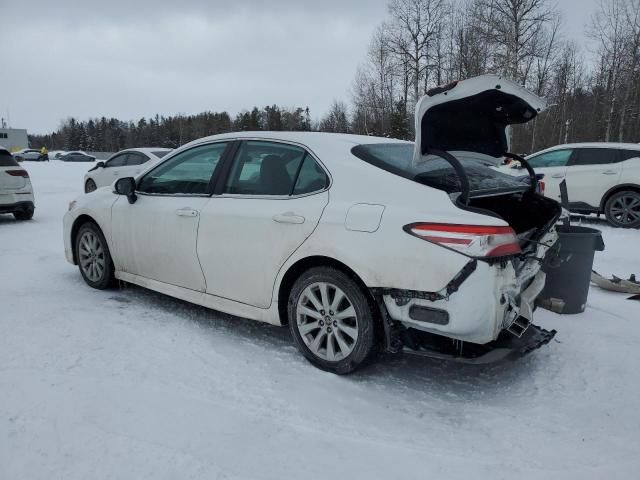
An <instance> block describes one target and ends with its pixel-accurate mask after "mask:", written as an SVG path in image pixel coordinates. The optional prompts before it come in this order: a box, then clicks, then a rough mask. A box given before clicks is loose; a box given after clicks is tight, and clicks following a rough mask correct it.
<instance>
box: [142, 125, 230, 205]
mask: <svg viewBox="0 0 640 480" xmlns="http://www.w3.org/2000/svg"><path fill="white" fill-rule="evenodd" d="M217 143H226V144H227V146H226V147H225V149H224V150H223V151H222V155H221V156H220V160H219V161H218V164H217V165H216V168H214V169H213V172H212V173H211V177H210V178H209V184H208V185H207V189H206V190H205V193H148V192H142V191H140V190H138V187H139V186H140V182H142V180H143V179H144V178H145V177H146V176H147V175H150V174H151V172H153V171H154V170H156V169H157V168H160V167H161V166H162V165H164V163H165V162H168V161H171V159H173V158H174V157H176V156H178V155H181V154H183V153H185V152H188V151H190V150H193V149H195V148H200V147H205V146H209V145H215V144H217ZM235 143H236V142H235V141H234V140H232V139H228V138H225V139H222V138H221V139H219V140H215V141H212V142H203V143H199V144H197V145H193V146H191V147H190V148H185V149H184V150H175V151H174V152H170V155H166V156H165V157H164V158H163V159H162V161H160V162H159V163H157V164H155V165H154V166H153V168H151V170H149V171H145V172H144V174H143V175H141V176H140V177H139V178H138V179H136V190H135V193H136V195H144V196H147V197H211V195H212V194H213V186H214V184H215V182H216V181H217V177H218V176H219V174H220V170H221V167H222V165H223V164H224V163H225V162H226V160H227V157H228V156H229V154H230V153H232V152H233V154H234V155H235V150H234V149H233V146H234V145H235Z"/></svg>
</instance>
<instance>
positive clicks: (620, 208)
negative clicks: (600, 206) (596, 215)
mask: <svg viewBox="0 0 640 480" xmlns="http://www.w3.org/2000/svg"><path fill="white" fill-rule="evenodd" d="M604 214H605V216H606V218H607V221H608V222H609V223H610V224H611V225H613V226H614V227H619V228H639V227H640V193H639V192H637V191H635V190H623V191H621V192H617V193H615V194H613V195H612V196H611V198H609V200H607V203H606V204H605V207H604Z"/></svg>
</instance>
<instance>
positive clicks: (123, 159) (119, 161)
mask: <svg viewBox="0 0 640 480" xmlns="http://www.w3.org/2000/svg"><path fill="white" fill-rule="evenodd" d="M128 156H129V154H127V153H123V154H121V155H118V156H116V157H113V158H112V159H111V160H109V161H108V162H107V163H106V165H105V166H106V167H109V168H111V167H122V166H123V165H125V164H126V163H127V158H128Z"/></svg>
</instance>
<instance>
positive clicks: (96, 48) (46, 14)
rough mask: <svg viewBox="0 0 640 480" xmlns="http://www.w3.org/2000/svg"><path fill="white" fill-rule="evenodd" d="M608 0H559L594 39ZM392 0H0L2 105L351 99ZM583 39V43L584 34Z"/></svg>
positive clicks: (17, 113) (323, 105) (40, 113)
mask: <svg viewBox="0 0 640 480" xmlns="http://www.w3.org/2000/svg"><path fill="white" fill-rule="evenodd" d="M596 1H597V0H559V1H558V7H559V8H560V10H561V11H563V13H564V17H565V23H566V26H567V34H568V36H570V37H573V38H575V39H576V40H579V41H580V40H581V39H582V32H583V27H584V24H585V23H586V22H588V21H589V17H590V15H591V13H592V12H593V10H594V8H595V5H596ZM386 3H387V0H315V1H307V0H269V1H258V0H246V1H240V0H235V1H234V0H226V1H218V0H195V1H187V0H179V1H171V2H169V1H165V0H106V1H104V0H103V1H100V2H93V1H90V0H84V1H83V0H40V1H34V0H0V12H1V14H2V19H3V21H2V26H1V27H0V47H1V48H0V62H1V63H0V65H1V67H0V68H1V69H0V116H2V117H5V118H6V117H7V114H9V116H10V123H11V126H13V127H15V128H27V129H28V130H29V132H30V133H46V132H49V131H51V130H54V129H56V128H57V126H58V124H59V123H60V121H61V120H62V119H64V118H67V117H69V116H74V117H76V118H80V119H86V118H88V117H99V116H107V117H109V116H113V117H117V118H120V119H122V120H130V119H138V118H140V117H141V116H146V117H148V116H152V115H154V114H155V113H159V114H161V115H163V114H164V115H171V114H175V113H178V112H183V113H198V112H202V111H205V110H213V111H222V110H227V111H228V112H230V113H231V114H235V113H237V112H238V111H240V110H242V109H248V108H251V107H252V106H254V105H257V106H265V105H267V104H274V103H275V104H278V105H281V106H302V107H304V106H309V108H310V109H311V113H312V117H314V118H318V117H320V116H321V115H322V114H323V113H324V112H325V111H326V110H327V108H328V107H329V105H330V103H331V102H332V100H333V99H344V100H349V98H350V88H351V84H352V81H353V77H354V74H355V71H356V68H357V66H358V64H359V63H361V62H362V61H363V59H364V56H365V54H366V50H367V45H368V43H369V39H370V37H371V34H372V32H373V30H374V29H375V27H376V26H377V25H378V24H379V23H380V22H382V21H383V20H384V18H385V16H386ZM581 43H583V42H582V41H581Z"/></svg>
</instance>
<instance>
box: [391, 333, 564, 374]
mask: <svg viewBox="0 0 640 480" xmlns="http://www.w3.org/2000/svg"><path fill="white" fill-rule="evenodd" d="M556 333H557V332H556V331H555V330H545V329H544V328H542V327H539V326H538V325H529V328H527V330H526V331H525V332H524V333H523V334H522V336H520V337H516V336H514V335H511V334H509V333H507V332H506V331H505V332H502V333H501V335H500V336H499V337H498V338H497V339H496V340H494V341H492V342H489V343H486V344H484V345H478V344H469V343H464V345H459V346H456V345H450V346H449V348H434V346H433V344H430V345H425V346H420V345H417V346H416V348H410V347H407V345H405V346H404V348H403V349H402V351H403V352H404V353H409V354H412V355H420V356H425V357H430V358H440V359H443V360H454V361H457V362H461V363H471V364H476V365H482V364H488V363H493V362H497V361H499V360H504V359H515V358H519V357H521V356H523V355H526V354H527V353H529V352H532V351H534V350H536V349H538V348H540V347H542V346H543V345H546V344H547V343H549V342H550V341H551V340H552V339H553V337H555V335H556Z"/></svg>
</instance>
